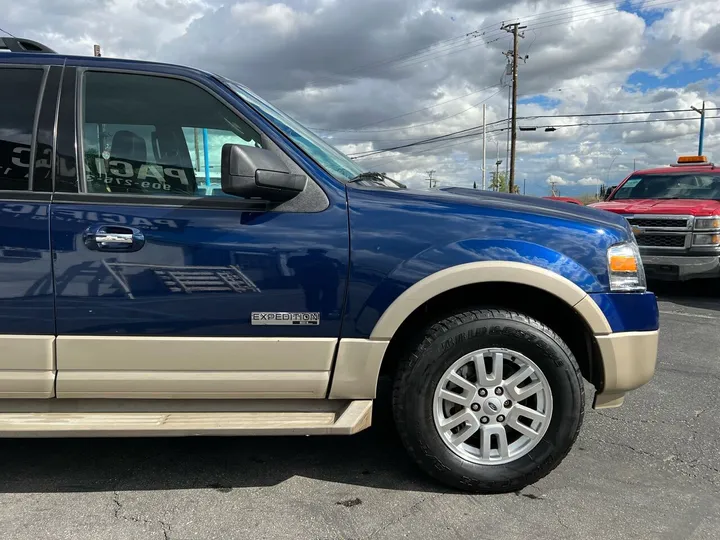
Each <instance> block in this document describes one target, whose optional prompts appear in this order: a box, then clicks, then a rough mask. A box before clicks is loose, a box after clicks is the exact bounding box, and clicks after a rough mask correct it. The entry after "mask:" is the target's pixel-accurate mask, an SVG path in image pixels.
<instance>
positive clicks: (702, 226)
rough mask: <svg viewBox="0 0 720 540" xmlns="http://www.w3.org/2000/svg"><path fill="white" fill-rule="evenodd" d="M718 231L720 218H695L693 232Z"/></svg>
mask: <svg viewBox="0 0 720 540" xmlns="http://www.w3.org/2000/svg"><path fill="white" fill-rule="evenodd" d="M709 229H720V217H717V216H715V217H708V218H696V219H695V230H703V231H706V230H709Z"/></svg>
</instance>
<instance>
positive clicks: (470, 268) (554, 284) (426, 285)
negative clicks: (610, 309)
mask: <svg viewBox="0 0 720 540" xmlns="http://www.w3.org/2000/svg"><path fill="white" fill-rule="evenodd" d="M481 283H509V284H516V285H527V286H530V287H532V288H534V289H538V290H540V291H545V292H547V293H548V294H550V295H552V296H554V297H556V298H558V299H560V300H562V301H563V302H564V303H565V304H567V305H568V306H570V307H572V308H574V309H575V310H576V311H577V312H578V314H579V315H580V316H581V317H582V318H583V319H584V320H585V322H586V323H587V325H588V326H589V328H590V329H591V330H592V331H593V333H594V334H596V335H604V334H610V333H612V328H611V327H610V324H609V323H608V321H607V319H606V318H605V315H604V314H603V312H602V311H601V310H600V308H599V307H598V306H597V304H595V302H594V301H592V299H590V297H589V296H588V295H587V293H586V292H585V291H583V290H582V289H581V288H580V287H578V286H577V285H575V283H573V282H572V281H570V280H569V279H567V278H565V277H563V276H561V275H559V274H557V273H555V272H552V271H550V270H547V269H545V268H541V267H539V266H534V265H531V264H527V263H518V262H507V261H481V262H474V263H467V264H461V265H458V266H453V267H450V268H446V269H445V270H441V271H439V272H436V273H434V274H431V275H430V276H427V277H426V278H424V279H422V280H420V281H418V282H417V283H415V284H414V285H412V286H411V287H410V288H408V289H407V290H406V291H404V292H403V293H402V294H401V295H400V296H398V297H397V298H396V299H395V301H394V302H393V303H392V304H390V306H389V307H388V308H387V309H386V310H385V312H384V313H383V314H382V316H381V317H380V319H379V320H378V322H377V323H376V324H375V327H374V328H373V330H372V332H371V334H370V340H371V341H379V340H391V339H392V338H393V336H394V335H395V334H396V332H397V331H398V329H399V328H400V326H401V325H402V324H403V322H405V321H406V320H407V319H408V317H409V316H410V315H412V314H413V313H414V312H415V311H416V310H417V309H418V308H420V307H422V306H423V305H424V304H425V303H427V302H429V301H430V300H432V299H433V298H436V297H439V296H441V295H443V294H444V293H447V292H449V291H452V290H455V289H459V288H461V287H464V286H468V285H477V284H481Z"/></svg>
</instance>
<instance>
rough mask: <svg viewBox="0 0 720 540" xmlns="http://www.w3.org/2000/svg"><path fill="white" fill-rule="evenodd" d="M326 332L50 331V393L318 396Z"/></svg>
mask: <svg viewBox="0 0 720 540" xmlns="http://www.w3.org/2000/svg"><path fill="white" fill-rule="evenodd" d="M336 343H337V340H336V339H333V338H305V339H297V338H184V337H181V338H168V337H126V336H122V337H110V336H108V337H88V336H61V337H58V338H57V342H56V348H57V369H58V377H57V383H56V392H57V397H58V398H102V397H105V398H131V399H133V398H135V399H141V398H158V399H188V398H194V399H230V398H234V399H264V398H270V399H281V398H305V399H320V398H324V397H325V396H326V393H327V388H328V383H329V380H330V369H331V366H332V359H333V355H334V354H335V345H336Z"/></svg>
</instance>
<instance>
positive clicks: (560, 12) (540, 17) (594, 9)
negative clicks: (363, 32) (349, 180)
mask: <svg viewBox="0 0 720 540" xmlns="http://www.w3.org/2000/svg"><path fill="white" fill-rule="evenodd" d="M656 1H657V0H647V1H646V3H645V4H644V5H643V8H647V7H655V6H659V5H665V4H670V3H676V2H679V1H681V0H670V1H668V0H663V2H662V3H660V4H654V2H656ZM617 3H618V2H617V0H612V1H601V2H592V3H591V4H590V5H587V6H582V7H577V6H575V7H573V6H570V7H565V8H558V9H554V10H550V11H546V12H543V13H539V14H537V15H532V16H528V17H516V18H513V19H510V20H516V21H519V22H522V23H523V24H537V23H543V26H542V27H543V28H545V27H547V26H545V23H556V24H562V23H564V22H568V21H571V20H573V18H574V17H575V15H577V14H582V15H583V16H587V15H590V16H589V17H587V18H593V17H594V14H595V13H603V12H608V11H609V12H612V11H615V12H616V13H628V12H627V11H623V10H618V8H617V7H616V5H617ZM608 5H612V6H613V7H610V8H605V9H598V8H599V7H601V6H608ZM563 17H565V19H562V18H563ZM568 17H569V18H568ZM578 20H579V19H578ZM557 21H560V22H559V23H558V22H557ZM505 22H507V20H506V21H497V22H496V23H493V24H490V25H487V26H483V27H481V28H478V29H476V30H473V31H470V32H466V33H465V34H462V35H459V36H455V37H452V38H447V39H444V40H440V41H437V42H435V43H433V44H431V45H428V46H425V47H422V48H420V49H416V50H415V51H408V52H406V53H404V54H402V55H399V56H394V57H390V58H386V59H384V60H380V61H378V62H374V63H369V64H363V65H360V66H357V67H355V68H353V69H351V70H350V71H349V72H348V73H356V72H358V71H362V70H367V69H371V68H375V67H384V66H389V65H392V64H394V63H399V64H400V65H403V64H404V67H409V66H411V65H415V64H417V63H421V62H426V61H429V60H434V59H435V58H439V57H441V56H446V55H447V54H453V53H454V52H461V51H463V50H467V49H470V48H474V47H478V46H485V45H487V44H488V43H492V42H493V41H496V40H495V39H493V40H492V41H489V40H490V39H491V38H495V37H496V36H498V35H502V34H503V32H502V31H501V30H499V29H495V30H492V31H490V32H487V30H490V29H493V28H497V27H498V26H499V25H501V24H503V23H505ZM548 26H549V25H548ZM478 38H483V39H484V40H485V42H484V43H480V44H479V45H469V44H468V43H459V42H460V41H462V40H464V39H469V40H470V41H472V40H475V39H478ZM437 53H442V54H437ZM410 60H413V62H412V63H410V64H407V63H406V62H408V61H410ZM338 76H339V77H342V74H339V75H338ZM325 78H326V79H328V80H329V79H330V77H325ZM360 78H362V77H351V79H360Z"/></svg>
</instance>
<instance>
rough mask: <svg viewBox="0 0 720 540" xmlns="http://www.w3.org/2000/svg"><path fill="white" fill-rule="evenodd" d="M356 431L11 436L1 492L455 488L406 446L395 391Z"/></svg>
mask: <svg viewBox="0 0 720 540" xmlns="http://www.w3.org/2000/svg"><path fill="white" fill-rule="evenodd" d="M386 394H387V392H386V391H383V392H382V395H380V396H379V397H378V401H377V402H376V406H375V412H374V415H373V416H374V417H373V426H372V427H371V428H370V429H368V430H366V431H364V432H362V433H359V434H357V435H354V436H351V437H339V436H337V437H332V436H327V437H322V436H321V437H197V438H132V439H125V438H122V439H108V438H105V439H5V440H4V441H2V443H0V462H1V463H2V465H0V470H1V471H2V473H1V474H0V493H38V492H45V493H62V492H98V491H100V492H102V491H135V490H174V489H214V490H218V491H221V492H226V491H231V490H232V489H233V488H244V487H264V486H274V485H277V484H280V483H282V482H283V481H285V480H288V479H290V478H292V477H294V476H302V477H308V478H314V479H318V480H324V481H329V482H335V483H341V484H351V485H358V486H367V487H374V488H383V489H392V490H401V491H408V490H409V491H422V492H448V491H449V490H447V489H445V488H444V487H443V486H442V485H440V484H438V483H435V482H433V480H432V479H430V478H429V477H427V476H426V475H425V474H423V473H422V472H421V471H420V470H419V469H418V468H417V467H416V466H415V465H414V463H413V462H412V461H411V460H410V458H409V457H408V456H407V454H406V453H405V450H404V449H403V447H402V444H401V442H400V440H399V437H398V435H397V433H396V431H395V427H394V425H393V421H392V416H391V414H390V407H389V397H388V396H387V395H386Z"/></svg>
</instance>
